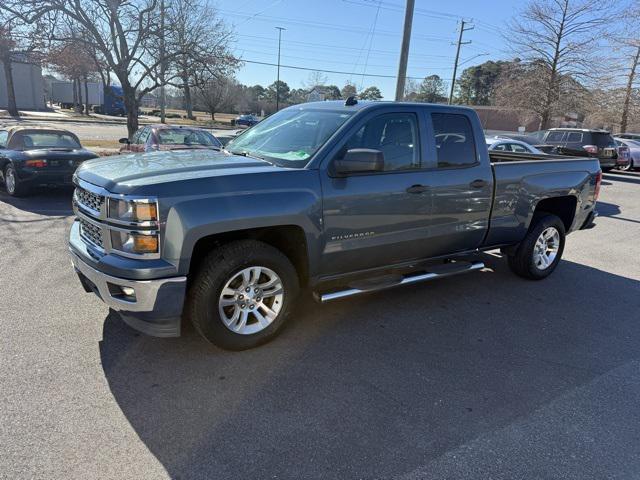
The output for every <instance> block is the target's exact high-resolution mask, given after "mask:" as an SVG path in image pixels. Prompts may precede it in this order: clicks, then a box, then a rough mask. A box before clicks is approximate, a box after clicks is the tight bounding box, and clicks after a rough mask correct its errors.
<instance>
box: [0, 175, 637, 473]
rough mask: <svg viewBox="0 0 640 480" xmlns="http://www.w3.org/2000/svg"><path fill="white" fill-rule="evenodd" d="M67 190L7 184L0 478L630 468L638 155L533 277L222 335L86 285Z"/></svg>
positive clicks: (311, 310) (484, 275) (395, 296)
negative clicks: (148, 328) (152, 329)
mask: <svg viewBox="0 0 640 480" xmlns="http://www.w3.org/2000/svg"><path fill="white" fill-rule="evenodd" d="M70 196H71V191H69V190H56V191H42V192H40V193H38V194H37V195H36V196H33V197H29V198H26V199H12V198H9V197H7V195H6V194H5V193H4V192H0V338H1V340H0V366H1V368H0V478H7V479H21V478H59V479H62V478H64V479H71V478H73V479H76V478H77V479H90V478H100V479H105V478H114V479H115V478H136V479H146V478H149V479H157V478H184V479H186V478H189V479H191V478H203V479H204V478H210V479H217V480H218V479H231V478H233V479H239V478H294V479H299V478H367V479H369V478H401V479H426V478H439V479H440V478H451V479H467V478H468V479H480V478H492V479H519V478H522V479H525V478H526V479H533V478H540V479H548V478H563V479H589V478H597V479H602V478H619V479H629V478H639V477H640V415H639V412H640V254H639V252H640V173H637V172H636V173H632V174H618V173H615V174H608V175H605V180H604V183H603V188H602V194H601V202H600V204H599V207H598V209H599V211H600V215H601V216H600V218H599V219H598V221H597V226H596V228H594V229H592V230H586V231H581V232H577V233H574V234H572V235H571V236H569V238H568V243H567V248H566V250H565V256H564V261H563V262H562V263H561V264H560V266H559V268H558V269H557V270H556V272H555V273H554V274H553V275H552V276H551V277H550V278H549V279H547V280H545V281H542V282H530V281H526V280H522V279H520V278H518V277H516V276H514V275H513V274H511V273H510V272H509V270H508V268H507V266H506V261H505V260H504V259H502V258H500V257H499V256H497V255H496V256H494V255H489V254H487V255H485V256H484V257H485V263H486V264H487V266H488V268H487V269H486V270H484V271H482V272H478V273H473V274H469V275H466V276H460V277H454V278H450V279H446V280H442V281H440V282H433V283H428V284H423V285H416V286H413V287H409V288H405V289H399V290H393V291H387V292H384V293H378V294H376V295H370V296H363V297H359V298H355V299H350V300H345V301H342V302H337V303H334V304H329V305H326V306H319V305H316V304H313V303H310V302H305V303H303V304H302V305H301V306H300V308H299V314H298V317H297V319H296V321H295V322H293V323H292V324H291V325H290V328H288V329H287V330H286V331H285V332H284V333H283V335H281V336H280V337H279V338H277V339H276V340H275V341H274V342H272V343H270V344H268V345H265V346H263V347H260V348H258V349H255V350H251V351H246V352H241V353H231V352H226V351H222V350H219V349H216V348H214V347H212V346H210V345H208V344H207V343H205V342H204V341H203V340H201V339H200V338H199V337H198V336H197V334H196V333H195V332H194V331H193V329H191V328H187V329H186V331H185V333H184V335H183V337H181V338H178V339H155V338H149V337H146V336H143V335H140V334H138V333H136V332H135V331H133V330H131V329H130V328H129V327H127V326H126V325H124V324H123V323H122V321H121V320H120V318H119V317H118V315H117V314H115V313H112V312H109V310H108V308H106V307H105V306H104V305H103V304H102V303H101V302H100V301H99V300H98V299H97V298H96V297H94V296H93V295H89V294H85V293H84V291H83V290H82V288H81V287H80V284H79V282H78V281H77V279H76V278H75V275H74V273H73V271H72V269H71V265H70V261H69V259H68V257H67V253H66V235H67V231H68V228H69V225H70V223H71V222H72V217H71V216H70V208H69V207H70Z"/></svg>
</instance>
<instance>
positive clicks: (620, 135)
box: [616, 133, 640, 141]
mask: <svg viewBox="0 0 640 480" xmlns="http://www.w3.org/2000/svg"><path fill="white" fill-rule="evenodd" d="M616 138H625V139H627V140H639V141H640V133H618V134H616Z"/></svg>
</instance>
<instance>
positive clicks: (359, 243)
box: [69, 99, 602, 350]
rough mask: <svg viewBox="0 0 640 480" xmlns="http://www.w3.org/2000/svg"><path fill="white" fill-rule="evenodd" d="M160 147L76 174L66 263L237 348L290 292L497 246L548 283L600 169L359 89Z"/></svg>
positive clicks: (464, 259)
mask: <svg viewBox="0 0 640 480" xmlns="http://www.w3.org/2000/svg"><path fill="white" fill-rule="evenodd" d="M427 132H429V133H427ZM155 155H156V154H154V153H147V154H142V155H141V156H140V161H136V162H132V161H131V159H130V157H129V156H126V155H125V156H120V157H109V158H108V159H106V160H102V161H100V162H89V163H85V164H84V165H83V166H82V168H80V169H79V171H78V172H77V175H76V186H77V187H76V193H75V207H74V209H75V213H76V216H77V219H76V221H75V222H74V224H73V226H72V228H71V231H70V237H69V246H70V252H71V259H72V262H73V264H74V266H75V269H76V271H77V273H78V276H79V279H80V281H81V283H82V285H83V286H84V288H85V289H86V291H87V292H95V293H97V294H98V295H99V297H100V298H101V299H102V301H104V302H105V303H106V304H107V305H109V306H110V307H111V308H113V309H115V310H118V311H120V314H121V316H122V318H123V319H124V321H125V322H127V323H128V324H129V325H131V326H132V327H133V328H136V329H138V330H140V331H142V332H145V333H147V334H150V335H156V336H163V337H170V336H178V335H180V331H181V321H182V320H181V319H182V315H183V313H184V315H185V318H189V319H190V320H191V321H192V322H193V323H194V325H195V328H196V329H197V331H198V332H200V333H201V334H202V335H203V336H204V337H205V338H206V339H207V340H209V341H211V342H213V343H215V344H216V345H219V346H221V347H223V348H227V349H234V350H241V349H246V348H251V347H254V346H257V345H259V344H261V343H264V342H266V341H268V340H269V339H271V338H273V337H274V336H275V335H276V334H277V333H278V332H280V331H281V330H282V327H283V326H284V325H285V323H286V321H287V319H288V317H290V316H291V315H292V314H293V305H294V301H295V299H296V297H297V296H298V292H299V291H300V289H301V287H304V288H305V289H308V290H310V291H312V292H314V295H315V298H316V299H317V300H318V301H319V302H328V301H333V300H337V299H341V298H345V297H350V296H353V295H358V294H362V293H368V292H372V291H375V290H381V289H386V288H391V287H395V286H400V285H405V284H412V283H416V282H421V281H426V280H431V279H437V278H442V277H446V276H450V275H454V274H460V273H466V272H471V271H476V270H479V269H482V268H483V267H484V265H483V263H482V260H481V258H479V257H478V255H477V254H478V252H479V251H484V250H495V249H497V248H502V251H503V252H504V254H505V256H506V257H507V259H508V264H509V266H510V267H511V269H512V270H513V271H514V272H515V273H516V274H518V275H520V276H522V277H525V278H528V279H535V280H538V279H542V278H545V277H547V276H548V275H549V274H551V273H552V272H553V271H554V269H555V268H556V266H557V265H558V262H559V261H560V258H561V257H562V252H563V249H564V245H565V235H566V234H567V233H569V232H573V231H576V230H580V229H583V228H588V227H590V226H591V225H592V222H593V219H594V218H595V215H596V211H595V205H596V200H597V198H598V192H599V189H600V183H601V179H602V172H601V170H600V166H599V164H598V161H597V159H595V158H589V157H583V158H574V159H569V158H566V157H561V156H555V157H553V156H549V157H542V158H541V157H540V156H535V157H532V156H531V155H530V154H518V153H513V152H499V151H492V152H489V151H488V150H487V148H486V142H485V137H484V133H483V131H482V126H481V124H480V120H479V118H478V115H477V113H476V112H475V111H473V110H472V109H469V108H464V107H453V106H446V105H432V104H426V103H395V102H388V103H386V102H385V103H382V102H356V101H354V100H353V99H350V100H349V101H347V102H346V103H342V102H337V101H328V102H317V103H306V104H303V105H296V106H294V107H290V108H286V109H284V110H281V111H279V112H277V113H275V114H273V115H272V116H271V117H269V118H267V119H265V120H264V121H262V122H260V123H259V124H258V125H256V126H255V127H253V128H251V129H249V130H246V131H245V132H244V133H242V134H241V135H239V136H238V137H237V138H236V139H235V140H233V141H232V142H230V143H229V144H228V145H227V148H226V150H225V151H222V152H217V153H213V154H206V155H205V154H204V152H201V151H181V152H165V153H164V159H165V161H163V162H154V161H149V162H144V161H143V160H144V159H145V158H150V159H151V158H154V156H155ZM532 159H535V161H531V160H532ZM132 179H133V180H132ZM480 288H481V287H480ZM404 308H410V305H405V306H404Z"/></svg>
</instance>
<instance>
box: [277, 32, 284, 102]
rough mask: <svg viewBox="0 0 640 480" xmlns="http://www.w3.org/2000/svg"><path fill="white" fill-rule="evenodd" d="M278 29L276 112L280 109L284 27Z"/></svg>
mask: <svg viewBox="0 0 640 480" xmlns="http://www.w3.org/2000/svg"><path fill="white" fill-rule="evenodd" d="M276 29H277V30H278V76H277V79H276V112H277V111H278V110H280V42H281V40H282V31H283V30H286V28H283V27H276Z"/></svg>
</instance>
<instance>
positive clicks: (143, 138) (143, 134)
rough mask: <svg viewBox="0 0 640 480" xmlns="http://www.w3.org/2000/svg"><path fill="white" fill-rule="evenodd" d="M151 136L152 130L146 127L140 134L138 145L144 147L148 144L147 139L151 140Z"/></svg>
mask: <svg viewBox="0 0 640 480" xmlns="http://www.w3.org/2000/svg"><path fill="white" fill-rule="evenodd" d="M150 134H151V129H150V128H149V127H144V128H143V129H142V132H141V133H140V137H139V138H138V143H140V144H142V145H144V144H145V143H147V139H148V138H149V135H150Z"/></svg>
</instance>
